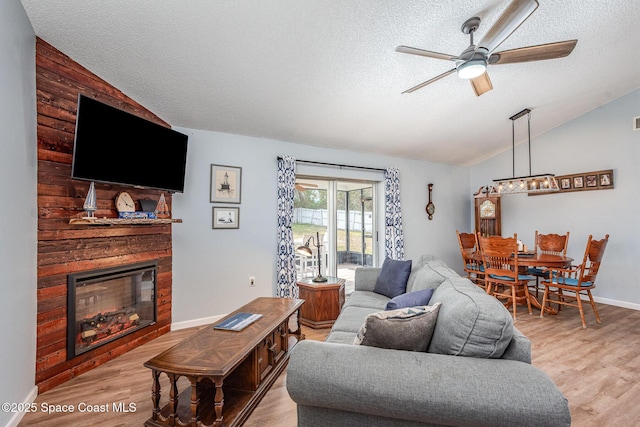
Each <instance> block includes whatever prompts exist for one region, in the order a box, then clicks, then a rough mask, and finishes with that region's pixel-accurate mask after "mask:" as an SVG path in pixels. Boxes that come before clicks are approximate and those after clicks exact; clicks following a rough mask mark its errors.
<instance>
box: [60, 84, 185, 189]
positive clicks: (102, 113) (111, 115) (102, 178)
mask: <svg viewBox="0 0 640 427" xmlns="http://www.w3.org/2000/svg"><path fill="white" fill-rule="evenodd" d="M187 139H188V137H187V135H184V134H182V133H180V132H177V131H175V130H173V129H170V128H167V127H164V126H161V125H158V124H156V123H153V122H150V121H148V120H145V119H143V118H141V117H138V116H135V115H133V114H130V113H127V112H125V111H122V110H120V109H118V108H114V107H111V106H109V105H107V104H104V103H102V102H99V101H96V100H95V99H93V98H89V97H87V96H84V95H79V96H78V113H77V117H76V134H75V142H74V145H73V164H72V167H71V177H72V178H74V179H82V180H87V181H96V182H105V183H110V184H123V185H131V186H136V187H143V188H154V189H159V190H166V191H169V192H180V193H181V192H183V191H184V177H185V168H186V162H187Z"/></svg>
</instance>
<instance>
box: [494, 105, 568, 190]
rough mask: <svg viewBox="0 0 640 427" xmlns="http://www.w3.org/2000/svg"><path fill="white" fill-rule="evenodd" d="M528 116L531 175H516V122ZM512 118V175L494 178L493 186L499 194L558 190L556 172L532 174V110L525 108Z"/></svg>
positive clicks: (510, 118)
mask: <svg viewBox="0 0 640 427" xmlns="http://www.w3.org/2000/svg"><path fill="white" fill-rule="evenodd" d="M525 115H526V116H527V133H528V140H529V175H527V176H518V177H516V176H515V174H516V165H515V164H516V158H515V144H516V134H515V122H516V120H518V119H519V118H520V117H523V116H525ZM509 120H511V150H512V160H511V162H512V177H511V178H502V179H494V180H493V187H494V189H495V191H497V192H498V193H499V194H501V195H503V194H519V193H550V192H553V191H558V190H559V188H558V181H557V180H556V178H555V175H554V174H551V173H545V174H541V175H532V174H531V110H530V109H528V108H525V109H524V110H522V111H520V112H519V113H516V114H514V115H513V116H511V117H509Z"/></svg>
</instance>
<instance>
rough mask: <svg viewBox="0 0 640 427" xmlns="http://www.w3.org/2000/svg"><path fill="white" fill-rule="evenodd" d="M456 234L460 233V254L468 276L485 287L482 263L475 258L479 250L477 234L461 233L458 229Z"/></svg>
mask: <svg viewBox="0 0 640 427" xmlns="http://www.w3.org/2000/svg"><path fill="white" fill-rule="evenodd" d="M456 234H457V235H458V245H459V246H460V255H461V256H462V262H463V263H464V271H465V272H466V273H467V277H468V278H469V279H470V280H471V281H472V282H474V283H475V284H477V285H478V286H481V287H482V288H484V287H485V283H484V273H483V270H482V267H481V266H482V263H481V262H479V261H478V260H477V259H476V258H474V256H475V255H476V254H475V252H476V251H477V250H478V245H477V242H476V235H475V234H473V233H460V232H459V231H458V230H456Z"/></svg>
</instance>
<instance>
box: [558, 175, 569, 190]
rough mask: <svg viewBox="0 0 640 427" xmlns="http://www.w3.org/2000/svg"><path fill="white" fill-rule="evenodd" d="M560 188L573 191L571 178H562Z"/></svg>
mask: <svg viewBox="0 0 640 427" xmlns="http://www.w3.org/2000/svg"><path fill="white" fill-rule="evenodd" d="M560 188H562V189H563V190H570V189H571V178H562V179H560Z"/></svg>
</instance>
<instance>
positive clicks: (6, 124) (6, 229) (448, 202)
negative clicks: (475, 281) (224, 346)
mask: <svg viewBox="0 0 640 427" xmlns="http://www.w3.org/2000/svg"><path fill="white" fill-rule="evenodd" d="M1 16H2V18H1V19H2V26H1V27H2V28H3V30H2V32H3V37H2V38H1V39H2V42H0V43H2V48H1V49H0V52H1V55H2V59H3V60H2V64H3V65H2V67H1V69H0V74H1V75H2V76H3V82H6V83H3V90H6V91H7V93H6V95H5V96H3V101H2V105H3V108H2V113H1V114H0V121H2V123H3V129H6V130H7V131H8V132H9V133H8V135H7V136H6V138H5V141H4V142H3V147H5V148H4V150H3V153H4V155H3V167H2V171H3V179H2V185H1V187H0V188H2V194H3V196H4V197H5V199H6V200H7V202H6V209H5V210H3V214H2V217H1V218H2V236H3V242H2V246H1V247H2V257H1V259H2V261H1V262H2V267H3V268H2V283H3V284H4V286H5V288H6V289H7V290H9V289H10V292H7V295H6V296H5V298H3V303H2V304H3V305H2V313H3V315H2V316H3V319H4V321H5V323H7V324H8V325H11V327H7V328H5V332H4V333H3V343H4V344H5V348H6V349H8V348H10V349H12V350H11V351H5V352H3V356H2V358H3V368H2V369H3V374H2V377H3V379H5V380H4V381H3V385H2V386H0V390H2V392H1V393H2V397H3V401H7V402H25V401H29V400H30V399H33V398H34V397H35V396H34V393H37V391H34V376H35V371H34V369H35V368H34V367H35V364H36V361H35V359H36V357H35V347H36V344H35V343H36V331H35V328H36V318H37V308H36V301H37V297H36V282H37V267H36V265H37V261H36V258H37V249H36V242H37V231H38V225H37V220H38V214H37V209H36V199H37V184H36V182H37V165H36V161H35V159H36V150H37V145H36V143H35V141H36V132H37V129H36V108H35V103H36V89H35V86H34V81H35V67H34V57H35V52H34V50H35V33H34V30H33V28H32V27H31V24H30V23H29V21H28V19H27V17H26V14H25V12H24V10H23V9H22V6H21V5H20V4H18V3H15V4H8V3H5V4H3V5H2V14H1ZM54 47H55V46H54ZM82 65H85V66H86V65H87V64H82ZM636 69H637V68H636ZM638 86H639V84H638V82H637V81H636V82H635V84H634V85H633V86H631V87H632V88H633V89H632V90H628V91H626V92H625V93H616V94H615V96H613V97H612V98H603V99H602V103H601V105H599V106H598V107H597V108H594V109H593V110H591V111H588V112H586V113H585V114H583V115H581V116H579V117H576V118H575V119H573V120H570V121H568V122H566V123H564V124H561V125H559V126H557V127H556V128H555V129H552V130H549V131H547V132H545V133H543V134H540V135H535V137H534V140H533V141H534V142H533V146H534V148H533V157H534V162H535V163H534V165H535V168H536V170H537V171H540V172H547V171H549V172H553V173H556V174H558V175H560V174H572V173H581V172H588V171H595V170H602V169H613V170H614V173H615V179H616V180H615V188H614V190H613V191H597V192H575V193H565V194H557V195H545V196H538V197H526V196H508V197H504V199H503V201H502V210H503V234H504V235H508V234H511V233H514V232H517V233H518V236H519V237H520V238H522V239H523V240H525V241H526V242H531V240H532V239H533V234H534V232H535V230H536V229H539V230H551V231H556V232H564V231H567V230H570V231H571V244H570V251H569V254H570V256H572V257H573V258H576V259H579V258H580V257H581V252H582V251H583V249H584V242H585V241H586V237H587V236H588V235H589V234H593V235H594V236H603V235H604V234H606V233H608V234H610V235H611V242H610V245H609V248H608V250H607V253H606V255H605V261H604V265H603V268H602V271H601V275H600V276H599V280H598V282H599V286H598V288H597V289H596V290H595V291H594V294H595V296H596V298H597V301H598V302H599V303H602V304H610V305H615V306H620V307H625V308H629V309H633V310H638V309H640V299H638V298H639V297H638V293H637V292H636V290H635V286H634V285H633V283H634V281H633V280H632V277H633V275H632V269H633V267H634V264H635V262H636V260H637V259H639V255H640V253H639V249H638V246H637V244H636V242H637V240H638V238H639V237H640V230H639V229H638V227H636V226H635V224H637V221H638V211H637V208H636V205H637V202H638V196H637V191H636V188H635V187H636V186H635V185H634V184H637V183H638V182H640V177H639V176H638V171H637V163H638V159H639V158H640V157H639V154H640V153H639V152H638V150H639V148H638V147H639V146H638V138H640V132H634V131H633V130H632V119H633V118H634V117H637V116H638V115H639V114H640V113H639V112H638V105H639V104H640V89H638ZM466 89H468V88H466ZM494 90H497V88H496V89H494ZM573 102H576V103H577V102H580V100H579V99H575V100H573ZM523 103H524V104H523V105H521V106H520V107H534V108H535V107H536V106H535V105H529V104H528V102H527V101H526V100H523ZM515 112H516V111H511V113H515ZM535 117H536V112H535V110H534V113H533V120H532V123H533V124H532V126H534V129H535V123H536V122H535ZM504 119H505V122H506V127H504V129H505V133H506V137H507V138H508V139H509V140H510V129H509V126H510V124H509V122H508V120H507V117H505V118H504ZM176 129H177V130H179V131H182V132H183V133H186V134H188V135H189V158H188V165H187V178H186V181H187V187H186V189H185V192H184V194H175V195H174V196H173V200H172V206H171V209H172V214H173V216H174V217H175V218H181V219H182V220H183V223H182V224H176V225H173V226H172V237H173V309H172V310H173V312H172V319H171V322H172V324H173V326H174V328H176V329H178V328H181V327H189V326H196V325H199V324H205V323H207V322H209V323H210V322H211V321H212V319H215V318H217V317H219V316H221V315H224V314H226V313H228V312H230V311H232V310H234V309H235V308H237V307H239V306H241V305H242V304H244V303H246V302H247V301H249V300H251V299H253V298H255V297H258V296H272V295H273V294H274V290H275V285H274V281H275V276H276V273H275V269H276V263H275V258H276V250H275V248H276V236H275V235H276V231H275V230H276V211H277V208H276V197H275V195H276V158H277V157H278V156H280V155H283V154H287V155H291V156H294V157H296V158H299V159H306V160H317V161H326V162H336V163H342V164H354V165H361V166H368V167H375V168H386V167H397V168H399V169H400V173H401V183H402V184H401V185H402V209H403V222H404V224H403V225H404V228H405V230H406V233H405V250H406V255H405V257H406V258H407V259H416V258H418V257H419V256H420V255H422V254H437V255H438V256H439V257H440V258H442V259H443V260H444V261H446V262H447V264H449V265H450V266H451V267H452V268H455V269H456V270H458V271H461V267H462V266H461V261H460V259H459V252H458V247H457V243H456V240H455V230H456V229H460V230H471V229H472V227H473V225H472V224H473V219H472V218H473V204H472V202H473V201H472V198H471V197H472V194H473V193H474V192H475V191H477V189H478V188H479V187H480V186H482V185H486V184H487V183H488V182H490V181H491V180H492V179H495V178H502V177H504V176H508V175H509V174H510V173H511V151H510V150H509V149H507V150H505V151H504V152H503V153H502V154H498V155H496V156H493V157H491V158H488V159H487V160H485V161H483V162H480V163H478V164H475V165H473V166H454V165H450V164H445V163H437V162H430V161H424V160H417V159H408V158H403V157H394V156H390V155H384V154H377V153H373V152H362V151H352V150H345V149H336V148H326V147H319V146H311V145H303V144H298V143H295V141H281V140H275V139H270V138H262V137H259V136H243V135H237V134H231V133H225V132H220V131H206V130H198V129H192V128H189V127H180V126H179V125H178V126H177V127H176ZM525 145H526V144H521V145H518V146H517V147H516V153H515V154H516V156H515V158H516V159H517V161H518V170H524V169H525V168H526V166H524V161H525V159H526V157H527V155H526V147H525ZM365 148H366V147H365ZM365 148H363V151H366V150H365ZM248 153H250V154H248ZM212 163H220V164H227V165H238V166H241V167H242V170H243V177H242V178H243V179H242V190H243V194H242V203H241V205H240V206H241V209H242V215H241V224H240V228H239V229H238V230H235V231H231V230H229V231H227V230H223V231H216V230H212V229H211V206H212V205H211V203H210V202H209V197H208V193H209V185H210V181H209V168H210V165H211V164H212ZM325 173H326V174H329V173H335V174H338V173H340V174H341V175H342V176H345V177H349V178H358V176H354V173H351V172H348V171H335V170H330V171H325ZM378 179H379V180H380V179H381V178H378ZM429 182H433V183H434V202H435V204H436V206H437V209H436V213H435V215H434V219H433V220H432V221H429V220H428V219H427V217H426V214H425V212H424V206H425V204H426V202H427V192H426V185H427V183H429ZM381 244H382V243H381ZM380 261H381V260H380ZM249 276H253V277H255V278H256V286H255V287H253V288H251V287H249V286H248V285H247V281H248V277H249ZM9 286H11V287H10V288H9ZM608 321H609V322H611V321H614V319H603V322H605V323H606V322H608ZM141 369H145V368H143V367H141ZM10 418H11V414H2V418H0V423H6V422H8V421H9V420H10Z"/></svg>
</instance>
